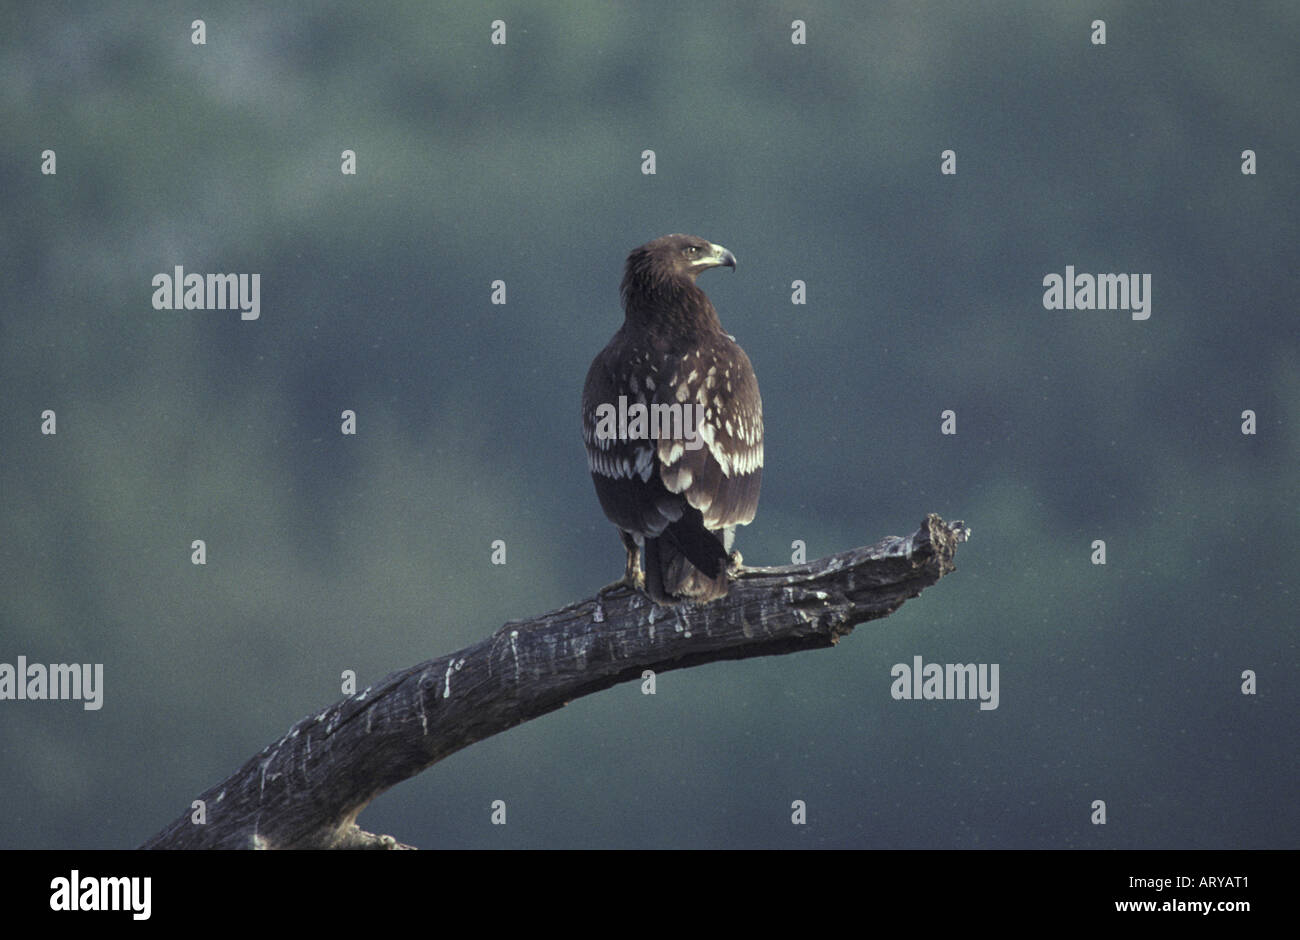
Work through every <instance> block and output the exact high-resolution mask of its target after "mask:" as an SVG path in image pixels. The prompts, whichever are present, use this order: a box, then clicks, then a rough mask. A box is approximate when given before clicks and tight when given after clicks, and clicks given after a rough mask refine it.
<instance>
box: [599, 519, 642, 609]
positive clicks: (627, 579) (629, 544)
mask: <svg viewBox="0 0 1300 940" xmlns="http://www.w3.org/2000/svg"><path fill="white" fill-rule="evenodd" d="M618 534H619V537H620V538H622V539H623V547H624V548H625V549H627V570H626V571H624V573H623V577H622V578H620V579H619V580H618V581H614V582H611V583H610V584H606V585H605V586H604V587H603V588H601V589H600V590H599V591H597V592H596V593H597V594H608V593H609V592H610V591H614V590H617V589H618V588H622V587H626V588H631V589H632V590H634V591H644V590H645V575H644V574H642V572H641V546H640V545H638V544H637V543H636V539H634V538H632V536H631V535H629V534H628V533H626V532H624V531H623V530H622V529H619V530H618Z"/></svg>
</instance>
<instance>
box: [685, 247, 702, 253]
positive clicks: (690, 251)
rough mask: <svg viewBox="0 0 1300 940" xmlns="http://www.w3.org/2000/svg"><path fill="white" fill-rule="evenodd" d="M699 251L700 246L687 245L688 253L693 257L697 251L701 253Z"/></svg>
mask: <svg viewBox="0 0 1300 940" xmlns="http://www.w3.org/2000/svg"><path fill="white" fill-rule="evenodd" d="M699 250H700V246H699V245H687V246H686V253H687V254H688V255H693V254H695V253H696V252H697V251H699Z"/></svg>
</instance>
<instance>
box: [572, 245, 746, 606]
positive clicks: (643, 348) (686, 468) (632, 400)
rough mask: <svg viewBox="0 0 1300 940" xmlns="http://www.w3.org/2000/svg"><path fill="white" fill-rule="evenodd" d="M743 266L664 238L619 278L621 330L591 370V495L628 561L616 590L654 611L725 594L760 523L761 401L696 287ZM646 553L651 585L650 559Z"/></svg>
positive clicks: (587, 428) (586, 398)
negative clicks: (750, 527)
mask: <svg viewBox="0 0 1300 940" xmlns="http://www.w3.org/2000/svg"><path fill="white" fill-rule="evenodd" d="M718 266H725V267H729V268H731V269H732V270H733V271H734V270H735V268H736V257H735V255H733V254H732V253H731V252H730V251H728V250H727V249H726V248H723V247H722V246H721V245H715V244H713V243H712V242H710V241H707V240H706V239H703V238H697V237H696V236H694V235H665V236H664V237H663V238H657V239H655V240H654V241H652V242H648V243H647V244H644V245H642V246H641V247H640V248H637V249H634V250H633V251H632V252H631V254H629V255H628V257H627V265H626V267H625V268H624V271H623V284H622V289H621V293H622V299H623V326H622V327H621V328H620V329H619V330H618V332H617V333H615V334H614V337H613V338H612V339H611V340H610V341H609V344H608V345H606V346H605V348H604V349H603V350H601V352H600V354H599V355H597V356H596V358H595V360H594V361H593V362H592V363H591V368H590V369H589V370H588V372H587V381H586V384H585V386H584V387H583V391H582V437H583V442H584V443H585V445H586V450H587V464H588V468H589V469H590V470H591V478H592V480H593V482H594V483H595V485H596V496H597V498H598V499H599V500H600V505H601V508H602V509H603V510H604V511H605V515H606V516H607V517H608V518H609V521H610V522H612V523H614V525H615V526H616V527H617V528H618V531H619V535H620V537H621V538H622V540H623V547H624V549H626V551H627V567H626V569H625V573H624V576H623V579H622V580H621V581H618V582H615V584H614V585H610V587H615V586H617V585H620V584H624V585H627V586H628V587H631V588H633V589H636V590H644V591H645V593H646V594H647V595H648V596H649V597H650V599H651V600H653V601H654V602H655V603H656V604H661V605H673V604H681V603H698V604H703V603H708V602H709V601H712V600H716V599H717V598H720V597H723V596H725V595H726V593H727V575H728V570H729V569H731V568H734V567H738V566H739V564H740V556H739V553H737V554H736V555H734V556H733V555H732V554H731V546H732V541H733V538H734V535H735V527H736V526H738V525H746V524H748V523H749V522H751V521H753V519H754V512H755V510H756V509H757V508H758V491H759V485H760V483H761V482H762V477H763V402H762V399H761V398H760V397H759V394H758V380H757V379H756V378H755V377H754V367H753V366H752V365H751V364H750V362H749V357H748V356H747V355H745V351H744V350H743V349H741V348H740V346H739V345H737V344H736V341H735V339H734V338H733V337H732V336H730V335H729V334H728V333H727V332H726V331H725V330H724V329H723V328H722V323H721V321H720V320H719V319H718V312H717V310H715V309H714V307H713V304H712V303H711V302H710V301H709V298H708V297H707V296H706V295H705V293H704V291H702V290H701V289H700V288H699V287H698V286H697V285H696V283H695V279H696V278H697V277H698V276H699V275H700V274H701V273H702V272H704V271H707V270H709V269H710V268H716V267H718ZM642 547H644V548H645V569H644V575H643V574H642V568H641V548H642Z"/></svg>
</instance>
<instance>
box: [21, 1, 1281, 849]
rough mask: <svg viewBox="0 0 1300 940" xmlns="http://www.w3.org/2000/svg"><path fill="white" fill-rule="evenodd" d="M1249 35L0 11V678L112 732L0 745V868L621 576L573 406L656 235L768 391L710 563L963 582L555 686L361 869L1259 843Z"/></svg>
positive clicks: (1270, 498)
mask: <svg viewBox="0 0 1300 940" xmlns="http://www.w3.org/2000/svg"><path fill="white" fill-rule="evenodd" d="M199 16H201V17H202V18H203V19H204V21H205V24H206V31H207V43H206V45H203V46H196V45H193V44H192V43H191V41H190V36H191V30H190V23H191V21H192V20H193V19H194V18H196V17H199ZM497 18H500V19H503V20H505V21H506V23H507V43H506V44H505V45H504V46H494V45H492V44H491V43H490V42H489V33H490V24H491V21H492V20H493V19H497ZM796 18H799V19H803V20H805V21H806V23H807V37H808V39H807V44H806V45H794V44H792V43H791V41H790V24H791V21H792V20H793V19H796ZM1093 19H1104V20H1105V21H1106V24H1107V44H1106V45H1104V46H1094V45H1093V44H1091V43H1090V41H1089V36H1090V31H1091V30H1090V23H1091V21H1092V20H1093ZM1298 32H1300V6H1297V5H1296V4H1295V3H1292V2H1278V3H1258V4H1256V3H1250V4H1239V5H1238V4H1227V5H1225V4H1222V3H1213V4H1211V3H1155V4H1140V5H1135V4H1127V3H1119V2H1105V0H1099V2H1096V3H1093V4H1090V5H1088V6H1087V8H1086V10H1085V9H1084V8H1082V7H1080V6H1079V5H1078V4H1075V3H1038V2H1034V3H998V4H968V3H897V4H874V3H873V4H859V3H842V4H836V3H797V4H785V3H747V4H711V3H682V4H610V3H604V2H587V3H576V2H575V3H564V4H559V3H551V4H538V3H530V2H506V0H502V2H499V3H496V4H494V5H491V8H490V9H489V8H488V7H484V6H482V5H480V4H473V3H465V4H438V3H428V2H409V3H383V2H380V3H376V4H372V5H365V6H358V5H354V4H344V3H304V4H286V3H281V4H273V5H268V4H257V3H227V2H212V3H207V4H204V5H203V9H202V10H197V11H191V10H189V9H188V8H186V9H184V10H182V9H180V8H178V7H175V6H174V5H169V4H149V3H115V4H108V5H103V6H99V5H89V4H56V3H42V4H31V5H22V4H11V5H6V6H5V8H4V10H3V12H0V126H3V130H4V133H3V134H0V193H2V195H0V200H2V202H0V217H2V218H3V224H2V225H0V271H2V272H3V277H2V279H0V315H2V320H0V336H2V339H3V344H2V347H0V392H2V393H3V396H4V403H5V407H4V408H3V410H2V411H0V447H2V448H3V457H2V459H0V661H3V662H9V663H13V662H14V661H15V660H16V657H17V656H19V655H25V656H26V657H27V658H28V659H29V660H31V661H39V662H47V663H48V662H102V663H103V664H104V669H105V693H104V707H103V709H102V710H101V711H98V712H87V711H84V710H82V709H81V707H80V706H79V705H78V704H77V703H72V702H13V701H6V702H0V798H3V802H4V804H5V813H4V817H3V819H2V820H0V847H6V848H15V847H21V848H34V847H56V848H58V847H62V848H70V847H96V848H98V847H126V846H133V845H136V844H138V843H139V842H141V841H142V840H144V839H145V838H147V837H148V836H149V835H151V834H152V833H153V832H155V831H157V830H158V829H160V828H162V826H163V825H165V824H166V823H168V822H169V821H170V820H172V819H173V818H174V817H176V816H177V815H179V814H180V813H181V812H184V811H186V809H187V807H188V804H189V801H190V800H191V799H192V798H193V797H194V796H195V795H197V794H198V793H199V792H201V791H202V790H204V789H205V788H207V787H208V786H210V785H211V784H213V783H215V782H217V781H219V780H221V779H222V778H224V777H225V776H226V775H228V774H229V773H231V772H233V771H234V770H235V769H236V768H237V767H238V766H239V765H240V764H241V763H242V762H243V761H244V760H246V759H247V758H248V757H250V756H252V755H253V754H254V753H256V752H257V751H258V750H259V749H261V748H262V747H263V746H264V745H265V744H267V743H268V742H270V741H272V740H274V739H275V738H277V737H278V736H279V735H281V734H282V733H283V732H284V731H285V730H286V729H288V727H289V726H290V725H291V724H292V723H293V722H294V721H296V720H297V719H298V718H299V717H301V716H303V715H304V714H306V713H308V712H309V711H312V710H314V709H318V708H320V707H321V706H323V705H325V704H327V703H329V702H331V701H334V700H336V699H337V698H338V697H339V687H340V678H339V676H340V673H341V672H342V671H343V670H345V669H353V670H356V672H357V673H358V676H359V678H360V683H361V684H362V685H364V684H366V683H368V682H373V681H375V680H377V679H379V678H381V677H383V676H384V675H385V674H387V673H388V672H390V671H392V670H394V669H398V668H401V667H405V666H408V665H411V664H414V663H416V662H418V661H420V660H423V659H427V658H430V657H433V656H437V655H441V654H444V653H448V652H451V651H453V650H455V649H458V648H460V647H462V646H465V645H467V644H469V643H471V642H473V641H475V640H477V639H479V638H481V637H483V636H485V635H487V634H488V633H490V632H491V631H492V630H494V629H495V628H496V627H498V626H499V625H500V624H501V623H502V622H504V621H505V620H508V619H514V618H521V617H526V616H528V615H530V614H536V613H541V612H543V611H546V610H549V609H552V608H554V607H557V606H560V605H562V604H564V603H567V602H569V601H571V600H575V599H577V598H579V597H583V596H588V595H589V594H590V593H591V592H592V591H593V590H594V589H596V588H597V587H599V586H600V585H603V584H605V583H606V582H608V581H610V580H612V579H614V578H615V577H617V576H619V575H620V574H621V571H622V557H621V550H620V547H619V543H618V539H617V536H616V534H615V532H614V530H613V528H612V526H610V525H609V524H608V523H607V522H606V521H605V519H604V517H603V515H602V514H601V511H600V508H599V506H598V504H597V502H596V498H595V494H594V492H593V490H592V486H591V482H590V480H589V477H588V474H587V469H586V461H585V457H584V454H583V448H582V443H581V436H580V433H579V424H578V396H579V393H580V389H581V384H582V381H583V377H584V375H585V371H586V368H587V365H588V363H589V362H590V361H591V358H592V357H593V356H594V355H595V353H596V352H597V351H598V350H599V349H600V348H601V347H602V346H603V345H604V343H605V342H606V341H607V340H608V338H609V336H610V335H611V334H612V333H613V331H614V330H615V329H616V328H617V326H618V325H619V323H620V322H621V312H620V309H619V305H618V283H619V278H620V275H621V267H622V263H623V259H624V258H625V256H626V254H627V252H628V250H629V249H631V248H633V247H635V246H636V245H638V244H641V243H642V242H645V241H648V240H650V239H651V238H654V237H657V236H659V235H662V234H666V233H668V232H689V233H694V234H698V235H702V236H704V237H706V238H709V239H711V240H713V241H715V242H719V243H721V244H723V245H725V246H726V247H728V248H730V249H731V250H732V251H733V252H735V254H736V256H737V257H738V259H739V268H738V270H737V272H735V273H734V274H732V273H730V272H715V273H710V274H707V275H705V277H704V278H703V279H702V280H701V286H703V287H704V288H705V290H706V291H707V292H708V293H709V294H710V296H711V297H712V299H713V301H714V303H715V304H716V306H717V307H718V309H719V311H720V314H721V316H722V320H723V323H724V324H725V325H726V326H727V328H728V329H729V330H730V331H731V332H733V333H734V334H735V335H736V337H737V339H738V340H739V341H740V343H741V344H742V345H743V346H744V347H745V349H746V350H747V351H748V353H749V355H750V358H751V359H752V361H753V363H754V366H755V369H756V371H757V373H758V377H759V381H760V384H761V387H762V393H763V401H764V411H765V419H766V449H767V465H766V468H765V473H764V481H763V495H762V500H761V502H760V506H759V512H758V517H757V519H756V520H755V522H754V523H753V524H752V525H751V526H749V527H748V528H746V529H743V530H741V532H740V533H739V537H738V547H739V548H740V549H741V550H742V551H743V553H744V555H745V558H746V560H747V561H748V562H750V563H752V564H783V563H787V562H788V561H789V558H790V553H791V543H792V541H794V540H795V539H802V540H804V541H805V542H806V543H807V547H808V554H809V557H810V558H811V557H817V556H821V555H824V554H827V553H829V552H832V551H838V550H842V549H845V548H849V547H852V546H855V545H861V544H866V543H870V542H874V541H875V540H877V539H878V538H880V537H882V536H884V535H889V534H908V533H910V532H912V531H913V530H915V528H916V527H917V525H918V524H919V523H920V521H921V519H922V517H923V516H924V514H925V513H926V512H930V511H934V512H938V513H940V514H941V515H943V516H944V517H945V518H948V519H965V520H966V521H967V522H968V523H969V524H970V525H971V526H972V527H973V529H974V539H973V541H971V542H970V543H969V544H967V545H965V546H962V547H961V549H960V550H959V553H958V556H957V562H958V570H957V571H956V572H955V573H954V574H952V575H951V576H950V577H947V578H945V579H944V580H943V581H942V582H940V583H939V584H937V585H935V586H934V587H932V588H930V589H929V590H927V591H926V593H925V594H924V595H923V596H921V597H920V598H918V599H916V600H913V601H911V602H909V603H908V604H907V605H906V606H904V607H903V608H902V609H901V610H900V611H899V612H898V613H897V614H895V615H894V616H892V617H890V618H888V619H886V620H883V621H877V622H874V623H871V624H868V625H865V626H863V627H860V628H859V629H858V630H857V631H856V632H855V634H854V635H853V636H851V637H849V638H848V639H846V640H844V641H843V642H841V644H840V645H839V647H838V648H836V649H834V650H828V651H824V652H815V653H805V654H800V655H795V656H783V657H778V658H774V659H764V660H753V661H748V662H739V663H726V664H717V665H710V666H705V667H701V668H696V669H690V670H684V671H676V672H671V673H666V674H664V675H663V676H661V677H660V681H659V687H658V694H657V695H656V696H654V697H647V696H643V695H641V694H640V691H639V687H638V685H637V684H635V683H633V684H628V685H624V686H619V687H616V688H614V689H611V690H608V691H606V692H603V693H600V694H597V695H593V696H589V697H587V698H584V699H581V700H579V701H576V702H574V703H572V704H571V705H570V706H569V707H568V708H565V709H563V710H561V711H560V712H557V713H554V714H551V715H548V716H545V717H544V718H541V719H539V720H536V721H533V722H530V723H528V724H525V725H523V726H520V727H518V728H515V729H513V730H511V731H509V732H507V733H505V734H501V735H498V736H496V737H494V738H491V739H489V740H486V741H483V742H481V743H479V744H477V745H475V746H473V747H471V748H469V749H467V750H465V751H462V752H460V753H459V754H456V755H454V756H453V757H451V758H450V759H448V760H446V761H444V762H443V763H441V764H439V765H436V766H435V767H433V768H432V769H430V770H429V771H427V772H426V773H424V774H422V775H421V776H419V777H417V778H415V779H414V780H411V781H408V782H406V783H404V784H402V785H400V786H398V787H396V788H395V789H393V790H391V791H389V792H388V793H387V794H385V795H384V796H382V797H381V798H380V799H378V800H377V801H376V802H375V803H374V804H372V805H371V807H370V808H369V809H368V810H366V812H365V813H363V814H362V816H361V818H360V823H361V825H362V826H363V827H364V828H367V829H369V830H371V831H376V832H386V833H392V834H394V835H396V836H397V837H398V838H399V839H401V840H403V841H406V842H410V843H414V844H416V845H420V846H422V847H427V848H435V847H439V848H450V847H610V846H618V847H642V846H646V847H694V846H699V847H784V846H800V847H918V848H944V847H960V848H983V847H987V848H1029V847H1084V848H1092V847H1124V848H1139V847H1140V848H1179V847H1196V848H1211V847H1213V848H1219V847H1292V848H1294V847H1296V845H1297V844H1300V839H1297V836H1298V835H1300V813H1298V811H1297V807H1296V799H1295V795H1296V781H1297V762H1296V753H1297V747H1296V744H1297V721H1296V715H1297V711H1298V708H1297V706H1298V705H1300V695H1298V694H1297V686H1296V670H1297V648H1296V623H1297V615H1296V606H1297V597H1296V591H1295V588H1294V586H1293V585H1294V578H1295V570H1296V563H1297V561H1298V560H1300V525H1297V523H1298V522H1300V518H1298V516H1297V507H1298V500H1297V496H1298V495H1300V494H1298V493H1297V466H1300V435H1298V434H1297V422H1296V412H1297V407H1298V406H1300V356H1297V328H1296V322H1297V318H1296V306H1295V297H1296V295H1297V287H1298V286H1300V285H1298V284H1297V271H1298V265H1297V243H1298V241H1300V239H1298V238H1297V234H1298V233H1297V221H1296V220H1297V211H1296V207H1297V204H1298V200H1297V182H1296V169H1297V162H1296V152H1297V148H1298V147H1300V134H1298V133H1297V131H1298V126H1297V125H1298V116H1300V112H1298V111H1297V108H1296V100H1297V92H1300V69H1298V67H1297V64H1296V57H1295V37H1296V35H1297V33H1298ZM948 148H952V149H953V150H955V151H956V153H957V161H958V163H957V166H958V173H957V175H956V176H942V175H940V173H939V164H940V153H941V151H943V150H945V149H948ZM46 149H52V150H54V151H56V153H57V160H58V163H57V166H58V173H57V175H55V176H44V175H42V174H41V173H40V171H39V168H40V155H41V152H42V151H43V150H46ZM345 149H351V150H355V151H356V153H357V155H358V173H357V175H356V176H345V175H343V174H341V173H340V172H339V166H340V153H341V152H342V151H343V150H345ZM644 149H653V150H654V151H655V152H656V154H657V163H658V172H657V174H656V175H654V176H644V175H642V174H641V172H640V165H641V157H640V155H641V152H642V150H644ZM1245 149H1251V150H1254V151H1255V152H1256V153H1257V154H1258V163H1259V173H1258V175H1255V176H1245V175H1243V174H1242V173H1241V172H1240V163H1241V160H1240V154H1241V152H1242V151H1243V150H1245ZM178 264H179V265H183V266H184V267H185V269H186V270H187V271H192V272H228V271H229V272H257V273H259V274H260V275H261V281H262V294H261V304H262V315H261V318H260V319H259V320H257V321H255V322H241V321H240V319H239V316H238V314H237V313H235V312H202V311H156V310H154V309H153V308H152V306H151V304H150V298H151V296H152V293H153V288H152V287H151V284H150V281H151V278H152V277H153V276H154V275H155V274H157V273H159V272H170V271H171V270H172V267H173V266H174V265H178ZM1067 264H1073V265H1075V266H1076V268H1077V269H1078V270H1080V271H1084V270H1086V271H1090V272H1094V273H1095V272H1147V273H1150V274H1151V275H1152V282H1153V288H1152V293H1153V297H1152V307H1151V310H1152V314H1151V318H1150V319H1149V320H1147V321H1145V322H1136V321H1133V320H1132V319H1130V317H1129V315H1128V314H1127V313H1123V312H1104V311H1048V310H1045V309H1044V308H1043V305H1042V293H1043V288H1042V278H1043V276H1044V275H1045V274H1048V273H1051V272H1057V273H1062V272H1063V271H1064V269H1065V266H1066V265H1067ZM498 278H499V279H502V280H504V281H506V283H507V286H508V292H509V293H508V300H509V302H508V303H507V304H506V305H504V306H494V305H492V304H491V303H490V285H491V282H492V281H493V280H496V279H498ZM795 279H801V280H804V281H806V283H807V292H808V303H807V305H805V306H794V305H792V304H791V303H790V284H791V281H793V280H795ZM47 408H48V409H53V410H54V411H56V412H57V415H58V434H57V436H54V437H49V436H42V435H41V434H40V433H39V424H40V414H41V412H42V411H43V410H45V409H47ZM347 408H350V409H354V410H356V411H357V413H358V425H359V433H358V434H357V436H355V437H343V436H341V435H340V434H339V421H340V419H339V413H340V412H341V411H342V410H344V409H347ZM945 409H953V410H955V411H956V413H957V416H958V434H957V435H956V436H955V437H945V436H941V435H940V434H939V423H940V421H939V415H940V412H941V411H943V410H945ZM1245 409H1252V410H1254V411H1255V412H1256V413H1257V414H1258V416H1259V418H1258V420H1259V433H1258V434H1257V435H1255V436H1244V435H1242V434H1241V433H1240V424H1241V419H1240V415H1241V412H1242V411H1243V410H1245ZM197 538H201V539H204V540H206V542H207V546H208V564H207V565H206V566H205V567H196V566H194V565H192V564H191V563H190V548H189V546H190V542H191V541H192V540H193V539H197ZM494 539H504V540H505V541H506V544H507V551H508V564H507V565H506V566H504V567H499V566H493V565H492V564H490V551H491V550H490V545H491V543H492V541H493V540H494ZM1094 539H1104V540H1105V541H1106V544H1107V554H1108V564H1107V565H1105V566H1104V567H1100V566H1094V565H1093V564H1091V563H1090V560H1089V556H1090V551H1091V550H1090V545H1091V542H1092V541H1093V540H1094ZM914 655H921V656H923V657H924V658H925V659H926V661H935V662H986V663H999V664H1000V667H1001V705H1000V707H999V708H998V709H997V710H996V711H991V712H981V711H980V710H979V709H978V707H977V705H976V704H975V703H973V702H895V701H894V700H892V699H891V697H890V695H889V687H890V672H889V671H890V667H891V666H892V665H893V664H894V663H896V662H908V663H910V662H911V659H912V657H913V656H914ZM1245 669H1253V670H1256V671H1257V672H1258V674H1259V689H1260V692H1259V694H1258V695H1256V696H1253V697H1251V696H1243V695H1242V694H1240V690H1239V687H1240V683H1241V679H1240V675H1241V672H1242V671H1243V670H1245ZM495 799H504V800H506V801H507V805H508V806H509V817H508V818H509V824H508V825H507V826H505V827H496V826H492V825H490V824H489V804H490V803H491V801H492V800H495ZM794 799H802V800H805V801H806V802H807V804H808V811H809V824H808V825H807V826H803V827H796V826H792V825H791V824H790V821H789V814H790V803H791V801H792V800H794ZM1097 799H1101V800H1105V801H1106V804H1107V808H1108V819H1109V821H1108V824H1107V825H1105V826H1094V825H1091V824H1090V823H1089V814H1090V811H1091V803H1092V801H1093V800H1097Z"/></svg>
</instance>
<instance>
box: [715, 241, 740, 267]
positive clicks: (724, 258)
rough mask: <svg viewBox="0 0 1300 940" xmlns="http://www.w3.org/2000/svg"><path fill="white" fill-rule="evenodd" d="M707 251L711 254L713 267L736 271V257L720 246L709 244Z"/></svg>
mask: <svg viewBox="0 0 1300 940" xmlns="http://www.w3.org/2000/svg"><path fill="white" fill-rule="evenodd" d="M709 250H710V252H711V253H712V257H713V265H712V266H714V267H728V268H731V270H733V271H734V270H736V256H735V255H733V254H732V253H731V252H729V251H727V249H725V248H723V247H722V246H721V245H715V244H713V243H712V242H709Z"/></svg>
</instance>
